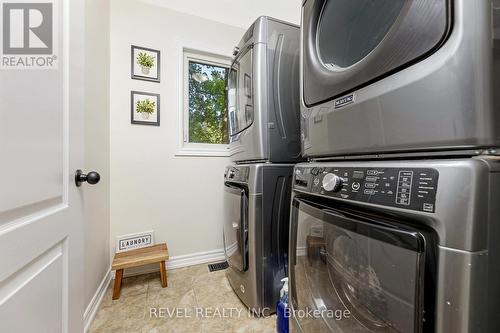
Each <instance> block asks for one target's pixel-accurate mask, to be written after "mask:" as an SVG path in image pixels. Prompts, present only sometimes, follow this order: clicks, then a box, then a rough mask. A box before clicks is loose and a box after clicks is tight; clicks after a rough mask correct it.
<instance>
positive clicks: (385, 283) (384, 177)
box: [289, 157, 500, 333]
mask: <svg viewBox="0 0 500 333" xmlns="http://www.w3.org/2000/svg"><path fill="white" fill-rule="evenodd" d="M293 184H294V185H293V193H292V213H291V225H290V249H289V260H290V264H289V272H290V273H289V274H290V278H291V291H290V304H291V307H292V314H294V316H293V318H292V319H291V321H290V322H291V331H292V332H303V333H320V332H321V333H322V332H335V333H342V332H346V333H352V332H405V333H409V332H425V333H432V332H437V333H452V332H453V333H473V332H474V333H475V332H487V333H490V332H491V333H493V332H500V317H499V316H498V314H497V312H498V309H499V308H500V283H499V281H500V265H499V264H498V258H499V255H500V223H499V221H500V205H499V204H498V202H500V160H499V159H498V158H493V157H489V158H487V157H482V158H469V159H446V160H445V159H439V160H425V161H418V160H413V161H376V162H373V161H372V162H329V163H309V164H305V163H304V164H298V165H297V166H296V167H295V172H294V183H293ZM308 310H311V311H308ZM313 311H316V312H313Z"/></svg>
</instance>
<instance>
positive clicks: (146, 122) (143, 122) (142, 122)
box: [130, 90, 160, 126]
mask: <svg viewBox="0 0 500 333" xmlns="http://www.w3.org/2000/svg"><path fill="white" fill-rule="evenodd" d="M135 95H144V96H152V97H155V98H156V121H149V120H137V119H135V118H134V115H135V103H134V96H135ZM130 123H131V124H135V125H150V126H160V94H154V93H147V92H143V91H136V90H132V91H131V92H130Z"/></svg>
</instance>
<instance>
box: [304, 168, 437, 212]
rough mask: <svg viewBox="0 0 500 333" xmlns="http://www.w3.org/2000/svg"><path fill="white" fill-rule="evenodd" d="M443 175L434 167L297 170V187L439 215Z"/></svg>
mask: <svg viewBox="0 0 500 333" xmlns="http://www.w3.org/2000/svg"><path fill="white" fill-rule="evenodd" d="M438 178H439V173H438V171H437V170H435V169H431V168H404V169H403V168H357V167H317V166H315V167H305V166H297V167H296V168H295V176H294V188H295V189H297V190H301V191H306V192H310V193H315V194H320V195H322V196H327V197H335V198H340V199H345V200H352V201H361V202H367V203H372V204H378V205H385V206H393V207H399V208H404V209H411V210H418V211H423V212H428V213H434V212H435V209H436V207H435V205H436V192H437V186H438Z"/></svg>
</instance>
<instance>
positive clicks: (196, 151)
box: [175, 147, 231, 157]
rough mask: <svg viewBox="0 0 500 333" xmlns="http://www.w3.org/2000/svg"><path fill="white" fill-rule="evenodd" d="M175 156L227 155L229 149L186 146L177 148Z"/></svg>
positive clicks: (228, 154)
mask: <svg viewBox="0 0 500 333" xmlns="http://www.w3.org/2000/svg"><path fill="white" fill-rule="evenodd" d="M175 156H179V157H182V156H199V157H229V156H231V152H230V151H229V149H228V148H227V149H210V148H186V147H183V148H181V149H179V150H178V151H177V152H176V153H175Z"/></svg>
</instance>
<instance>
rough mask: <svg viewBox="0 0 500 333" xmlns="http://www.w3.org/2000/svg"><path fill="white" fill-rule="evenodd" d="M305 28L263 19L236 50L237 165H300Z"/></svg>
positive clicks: (231, 96) (231, 77)
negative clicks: (301, 55)
mask: <svg viewBox="0 0 500 333" xmlns="http://www.w3.org/2000/svg"><path fill="white" fill-rule="evenodd" d="M299 35H300V28H299V27H298V26H296V25H292V24H290V23H287V22H283V21H279V20H276V19H273V18H270V17H264V16H263V17H260V18H258V19H257V20H256V21H255V22H254V23H253V24H252V26H251V27H250V28H249V29H248V31H247V32H246V33H245V35H244V36H243V38H242V39H241V41H240V43H239V44H238V46H237V47H236V48H235V52H234V54H235V58H234V60H233V63H232V65H231V69H230V71H229V72H228V114H229V117H228V120H229V134H230V144H229V148H230V151H231V159H232V161H235V162H242V161H245V162H248V161H253V162H255V161H270V162H281V163H283V162H285V163H288V162H292V161H295V160H298V159H300V120H299V118H300V116H299V115H300V102H299V100H300V93H299Z"/></svg>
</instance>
